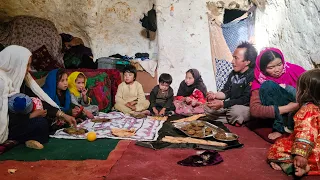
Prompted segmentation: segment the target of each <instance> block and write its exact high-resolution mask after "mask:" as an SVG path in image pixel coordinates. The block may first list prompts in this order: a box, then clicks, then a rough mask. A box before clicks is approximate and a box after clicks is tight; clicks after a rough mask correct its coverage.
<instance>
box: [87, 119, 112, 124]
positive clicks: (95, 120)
mask: <svg viewBox="0 0 320 180" xmlns="http://www.w3.org/2000/svg"><path fill="white" fill-rule="evenodd" d="M91 121H92V122H94V123H100V122H101V123H103V122H110V121H111V119H108V118H96V119H92V120H91Z"/></svg>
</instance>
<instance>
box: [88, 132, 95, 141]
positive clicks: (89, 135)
mask: <svg viewBox="0 0 320 180" xmlns="http://www.w3.org/2000/svg"><path fill="white" fill-rule="evenodd" d="M87 139H88V141H91V142H92V141H95V140H96V139H97V134H96V133H95V132H88V134H87Z"/></svg>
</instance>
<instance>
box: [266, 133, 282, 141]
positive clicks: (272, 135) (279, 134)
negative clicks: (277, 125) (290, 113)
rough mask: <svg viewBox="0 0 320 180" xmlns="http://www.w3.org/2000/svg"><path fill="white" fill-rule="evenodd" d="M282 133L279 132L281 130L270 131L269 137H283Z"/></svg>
mask: <svg viewBox="0 0 320 180" xmlns="http://www.w3.org/2000/svg"><path fill="white" fill-rule="evenodd" d="M281 136H282V134H281V133H279V132H273V133H270V134H269V135H268V138H269V139H271V140H274V139H277V138H278V137H281Z"/></svg>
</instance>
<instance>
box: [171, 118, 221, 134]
mask: <svg viewBox="0 0 320 180" xmlns="http://www.w3.org/2000/svg"><path fill="white" fill-rule="evenodd" d="M200 122H201V123H203V124H204V126H203V128H202V131H203V134H205V129H206V128H211V129H212V133H210V135H206V136H204V137H198V136H194V135H190V134H188V133H187V132H186V131H185V130H183V129H182V128H183V127H184V126H186V125H188V124H191V123H200ZM173 126H174V127H175V128H177V129H179V130H180V131H181V132H183V133H184V134H185V135H187V136H189V137H193V138H207V137H212V136H213V135H214V134H216V132H217V131H218V129H220V130H222V129H221V128H219V127H218V126H215V125H213V124H211V123H208V122H206V121H200V120H196V121H191V122H178V123H174V124H173ZM222 131H223V130H222Z"/></svg>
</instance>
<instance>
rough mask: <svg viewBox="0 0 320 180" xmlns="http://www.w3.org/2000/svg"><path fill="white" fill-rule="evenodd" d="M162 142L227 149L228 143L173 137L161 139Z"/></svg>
mask: <svg viewBox="0 0 320 180" xmlns="http://www.w3.org/2000/svg"><path fill="white" fill-rule="evenodd" d="M161 141H164V142H169V143H176V144H180V143H192V144H203V145H209V146H220V147H225V146H227V144H226V143H221V142H217V141H207V140H203V139H196V138H191V137H173V136H165V137H164V138H162V139H161Z"/></svg>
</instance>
